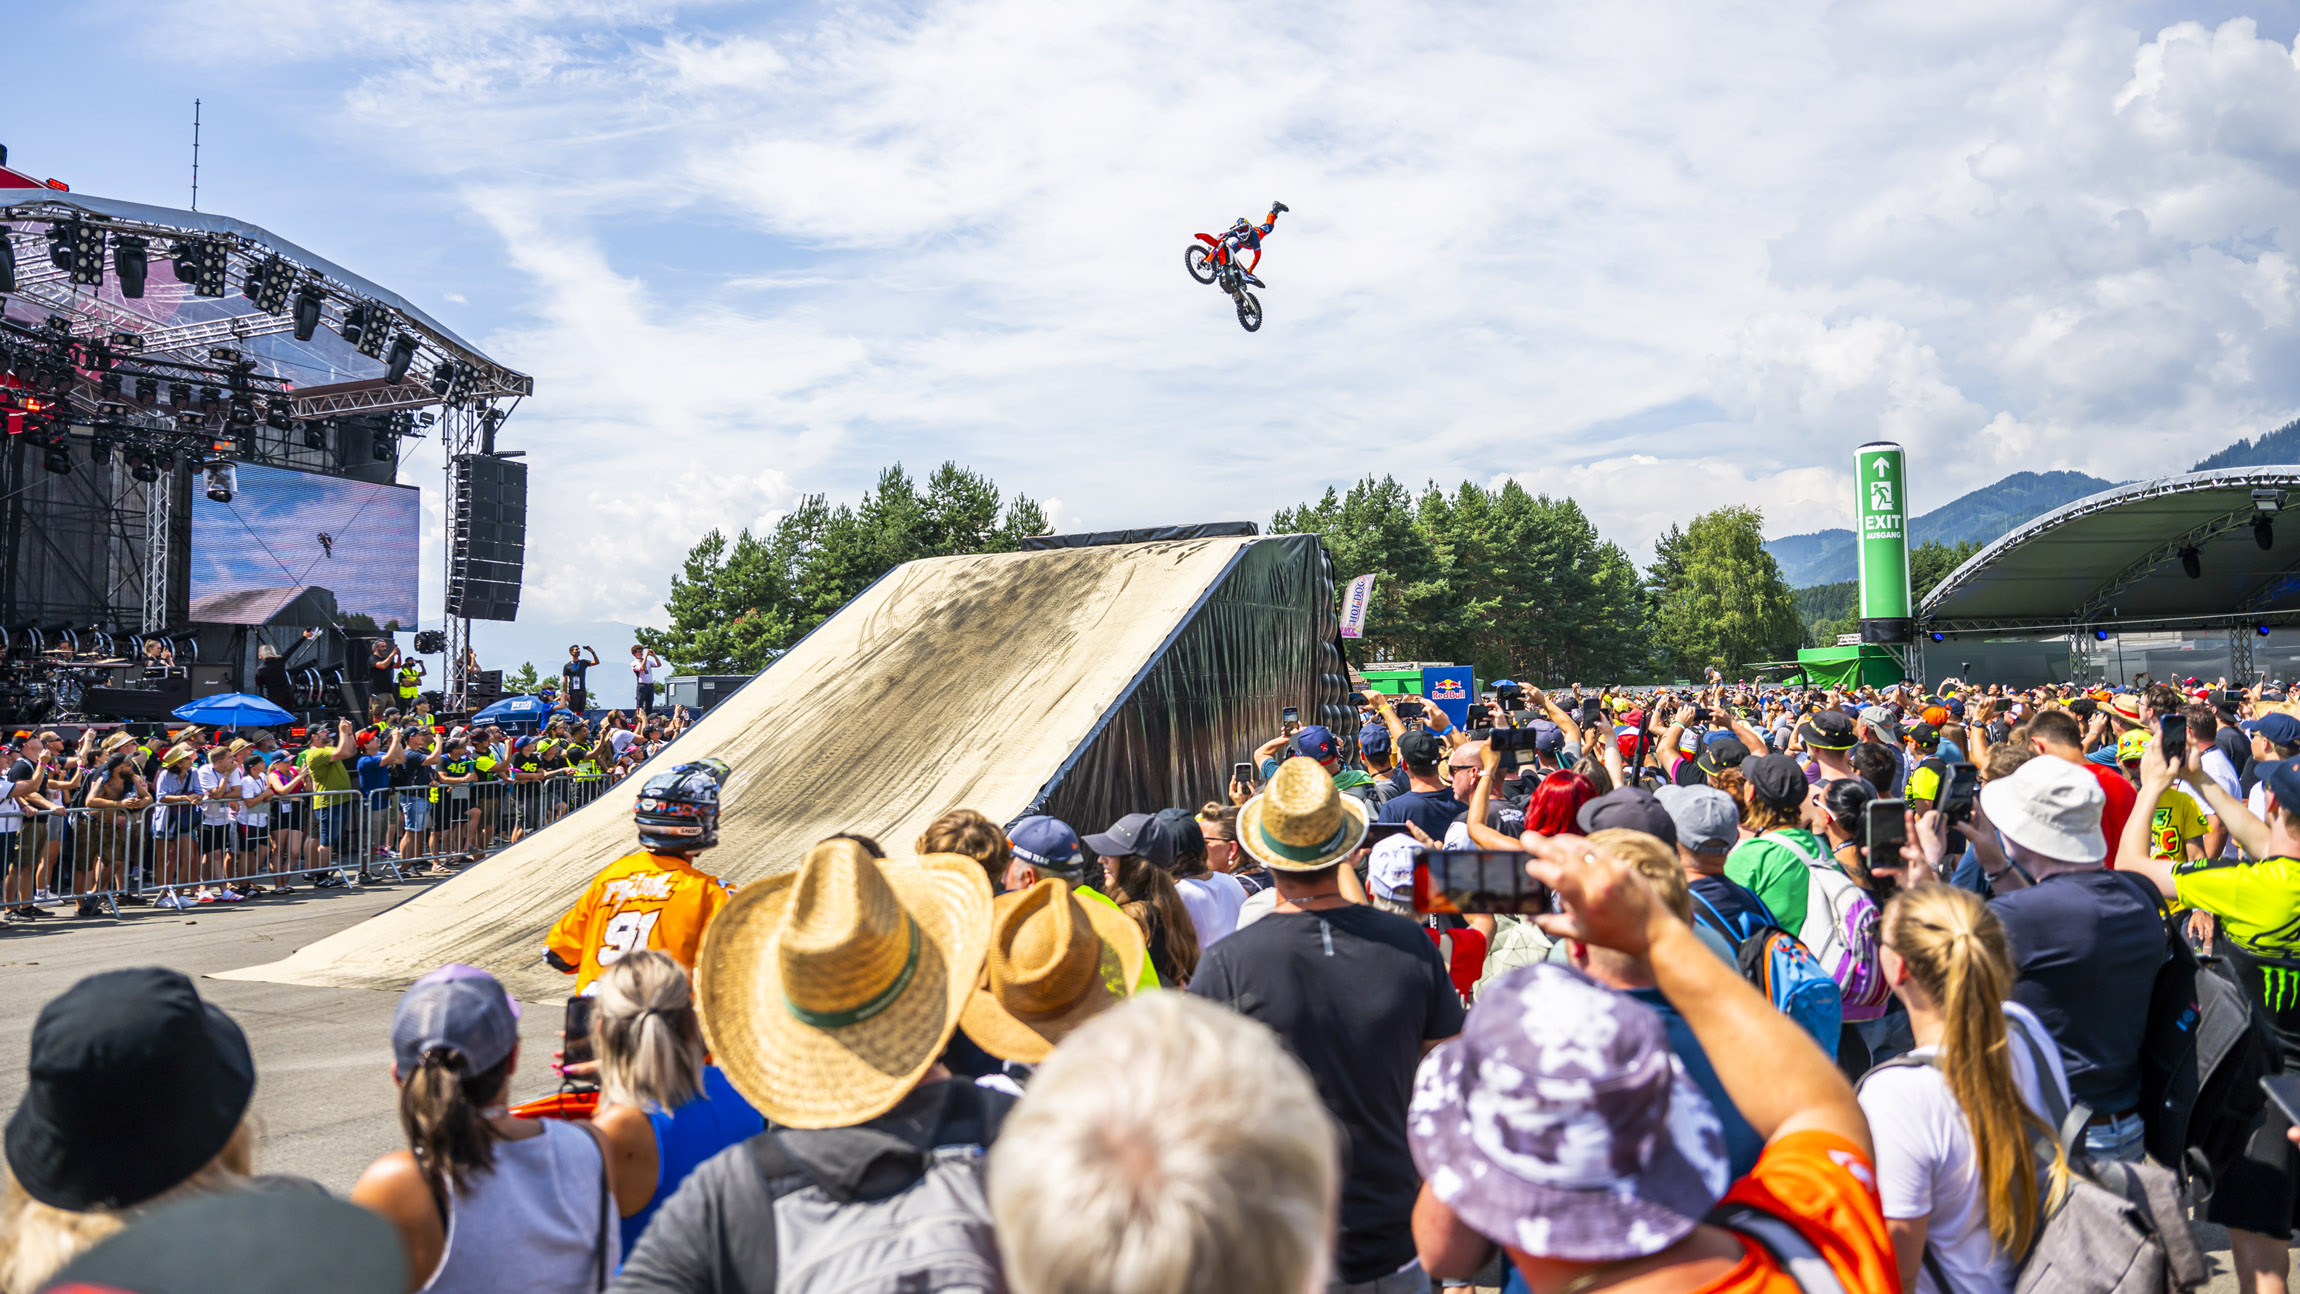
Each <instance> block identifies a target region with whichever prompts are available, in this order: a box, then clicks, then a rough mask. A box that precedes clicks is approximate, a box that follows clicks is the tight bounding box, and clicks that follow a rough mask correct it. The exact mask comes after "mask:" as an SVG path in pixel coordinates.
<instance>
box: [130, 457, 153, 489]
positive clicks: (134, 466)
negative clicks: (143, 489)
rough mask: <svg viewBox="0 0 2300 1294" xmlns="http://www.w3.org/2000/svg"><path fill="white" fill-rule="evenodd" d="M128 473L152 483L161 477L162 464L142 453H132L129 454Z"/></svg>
mask: <svg viewBox="0 0 2300 1294" xmlns="http://www.w3.org/2000/svg"><path fill="white" fill-rule="evenodd" d="M128 475H130V476H132V477H134V478H136V479H137V480H139V481H142V482H143V483H144V484H146V485H150V484H152V483H153V482H154V481H157V480H159V479H160V466H159V464H157V463H154V462H153V461H152V460H151V459H149V458H147V457H145V456H144V455H142V454H137V453H130V454H129V455H128Z"/></svg>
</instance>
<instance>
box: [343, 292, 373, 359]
mask: <svg viewBox="0 0 2300 1294" xmlns="http://www.w3.org/2000/svg"><path fill="white" fill-rule="evenodd" d="M368 309H369V307H368V304H367V302H365V301H355V302H353V303H352V304H350V305H348V306H345V307H344V308H343V322H342V323H341V324H338V325H337V326H336V332H337V333H338V334H340V335H341V336H342V337H343V340H344V344H345V345H348V346H351V347H354V348H357V347H358V345H359V344H360V343H361V342H363V341H365V340H367V327H368Z"/></svg>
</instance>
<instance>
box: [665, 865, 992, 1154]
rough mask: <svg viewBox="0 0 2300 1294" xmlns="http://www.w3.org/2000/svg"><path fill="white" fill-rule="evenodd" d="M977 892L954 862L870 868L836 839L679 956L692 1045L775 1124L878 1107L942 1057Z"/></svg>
mask: <svg viewBox="0 0 2300 1294" xmlns="http://www.w3.org/2000/svg"><path fill="white" fill-rule="evenodd" d="M989 936H990V880H989V878H988V877H987V876H985V875H984V874H983V870H982V865H981V864H980V863H977V862H975V861H974V860H973V859H971V858H967V857H963V856H961V855H957V854H928V855H926V856H924V857H920V858H909V859H883V860H882V859H875V858H872V857H871V856H870V854H869V853H868V852H867V851H865V850H864V849H863V847H862V846H861V845H859V844H856V843H855V842H854V841H851V840H827V841H824V842H823V843H822V844H819V845H816V846H815V847H814V848H812V849H810V850H808V851H807V856H806V859H805V861H804V862H802V863H800V865H799V868H798V870H797V871H796V872H787V873H785V874H783V875H781V876H774V877H769V878H768V879H766V880H764V881H757V882H754V883H752V884H749V885H746V886H744V887H743V888H742V890H741V891H740V892H738V893H737V894H736V895H735V897H734V899H733V900H732V901H731V902H729V903H728V904H727V906H726V907H725V908H724V909H722V910H721V911H720V913H719V915H718V916H717V917H715V918H713V919H712V921H711V924H710V926H709V928H708V929H707V930H706V931H705V932H704V935H703V947H702V951H701V952H700V953H699V954H698V955H697V957H696V959H695V998H696V1003H697V1005H698V1007H699V1008H700V1013H701V1016H702V1023H703V1037H704V1039H705V1040H706V1041H707V1042H708V1043H709V1045H710V1049H711V1055H712V1057H713V1059H714V1060H715V1061H716V1063H717V1064H718V1066H719V1068H720V1069H721V1070H722V1071H723V1072H724V1073H725V1074H726V1075H727V1079H728V1081H729V1082H731V1083H733V1084H734V1085H735V1090H736V1091H738V1092H741V1093H742V1094H743V1096H744V1098H745V1099H747V1100H749V1101H750V1103H751V1105H752V1107H753V1108H754V1109H756V1110H758V1112H759V1113H761V1114H763V1115H765V1116H766V1117H767V1118H768V1119H770V1120H772V1121H774V1122H775V1123H778V1124H781V1125H783V1126H784V1127H789V1128H844V1127H851V1126H853V1125H854V1124H858V1123H863V1122H865V1121H867V1120H870V1119H873V1118H876V1117H878V1116H879V1115H881V1114H884V1113H886V1112H887V1111H888V1110H891V1109H893V1108H894V1107H895V1105H896V1104H897V1103H899V1102H900V1101H901V1100H902V1098H903V1097H904V1096H905V1095H906V1094H908V1093H909V1092H910V1090H911V1089H912V1088H913V1087H916V1086H917V1085H918V1080H919V1078H920V1076H921V1075H923V1074H925V1073H926V1071H927V1070H928V1069H929V1068H930V1067H932V1066H933V1064H934V1063H935V1061H936V1060H937V1059H939V1058H940V1057H941V1056H942V1052H943V1048H944V1047H945V1046H947V1045H948V1044H949V1042H950V1035H951V1032H952V1031H953V1030H954V1029H955V1028H957V1026H958V1017H959V1013H960V1011H961V1010H963V1009H964V1007H965V1005H966V999H967V997H968V995H969V994H971V993H973V992H974V988H975V985H976V983H977V982H978V981H979V979H980V976H981V973H982V956H983V948H984V945H985V944H986V943H987V942H988V941H989Z"/></svg>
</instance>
